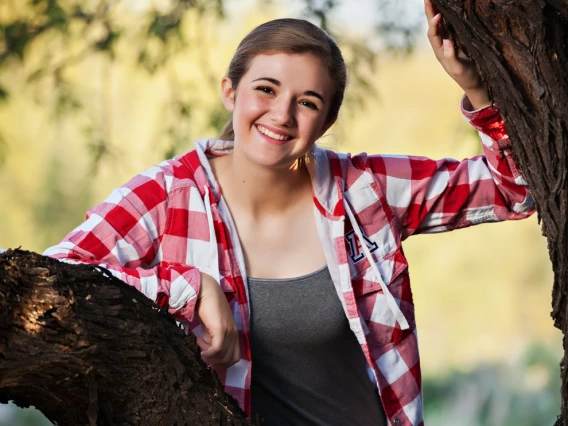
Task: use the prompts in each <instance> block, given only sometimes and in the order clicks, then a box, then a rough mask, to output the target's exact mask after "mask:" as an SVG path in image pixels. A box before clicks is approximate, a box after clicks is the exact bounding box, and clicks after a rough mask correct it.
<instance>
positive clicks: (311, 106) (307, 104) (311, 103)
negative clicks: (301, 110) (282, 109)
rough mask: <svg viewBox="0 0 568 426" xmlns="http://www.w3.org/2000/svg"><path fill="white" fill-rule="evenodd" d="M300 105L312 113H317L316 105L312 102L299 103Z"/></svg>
mask: <svg viewBox="0 0 568 426" xmlns="http://www.w3.org/2000/svg"><path fill="white" fill-rule="evenodd" d="M300 105H304V106H307V107H308V108H310V109H313V110H314V111H318V106H317V105H316V104H314V103H313V102H310V101H300Z"/></svg>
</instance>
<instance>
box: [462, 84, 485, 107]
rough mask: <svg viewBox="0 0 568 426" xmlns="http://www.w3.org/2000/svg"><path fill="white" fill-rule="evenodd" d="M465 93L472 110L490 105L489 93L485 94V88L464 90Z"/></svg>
mask: <svg viewBox="0 0 568 426" xmlns="http://www.w3.org/2000/svg"><path fill="white" fill-rule="evenodd" d="M465 95H466V96H467V98H468V99H469V102H470V104H471V106H472V107H473V110H474V111H476V110H478V109H481V108H485V107H486V106H489V105H491V99H489V95H488V94H487V90H485V88H480V89H476V90H467V91H465Z"/></svg>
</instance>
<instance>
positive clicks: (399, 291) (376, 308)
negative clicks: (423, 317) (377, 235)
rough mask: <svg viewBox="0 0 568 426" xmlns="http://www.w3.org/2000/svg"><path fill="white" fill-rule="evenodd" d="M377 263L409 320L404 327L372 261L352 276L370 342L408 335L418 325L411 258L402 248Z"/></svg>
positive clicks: (358, 307)
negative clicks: (404, 327)
mask: <svg viewBox="0 0 568 426" xmlns="http://www.w3.org/2000/svg"><path fill="white" fill-rule="evenodd" d="M375 265H376V266H377V269H378V270H379V273H380V279H381V280H382V281H383V282H384V283H385V284H386V285H387V287H388V290H389V292H390V293H391V294H392V295H393V297H394V298H395V299H396V301H397V302H399V301H400V304H399V307H400V309H401V311H402V313H403V315H404V316H405V318H406V320H407V321H408V324H409V329H408V330H401V328H400V324H398V323H397V321H396V318H395V316H394V314H393V312H392V311H391V309H390V307H389V306H388V304H387V300H386V296H385V294H384V292H383V289H382V286H381V284H380V282H379V278H377V276H376V273H375V270H374V268H373V267H372V266H371V265H369V267H368V268H366V269H365V270H364V271H362V273H361V274H359V276H356V277H354V278H353V279H352V285H353V292H354V294H355V299H356V302H357V309H358V310H359V315H360V317H361V319H362V320H364V323H365V325H366V328H367V330H365V332H366V335H367V341H368V343H369V344H370V345H371V346H373V345H377V344H378V345H384V344H388V343H393V342H397V341H400V340H402V339H404V338H405V337H406V336H407V335H408V334H409V333H412V330H413V329H414V305H413V303H412V293H411V291H410V280H409V276H408V262H407V261H406V258H405V257H404V254H403V252H402V249H401V248H397V249H396V250H395V251H393V252H391V253H389V254H387V255H384V256H382V257H380V258H379V259H378V260H377V261H376V263H375Z"/></svg>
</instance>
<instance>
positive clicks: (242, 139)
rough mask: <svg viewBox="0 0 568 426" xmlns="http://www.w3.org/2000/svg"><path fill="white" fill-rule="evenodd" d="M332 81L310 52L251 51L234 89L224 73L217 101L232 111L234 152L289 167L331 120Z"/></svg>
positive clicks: (255, 161)
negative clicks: (329, 115)
mask: <svg viewBox="0 0 568 426" xmlns="http://www.w3.org/2000/svg"><path fill="white" fill-rule="evenodd" d="M333 86H334V85H333V81H332V79H331V77H330V76H329V73H328V71H327V69H326V68H325V67H324V65H323V64H322V63H321V61H320V59H318V58H317V57H316V56H314V55H311V54H284V53H276V54H271V55H257V56H255V57H254V58H253V59H252V61H251V63H250V66H249V69H248V71H247V72H246V73H245V74H244V75H243V77H242V78H241V80H240V82H239V84H238V87H237V89H236V91H235V90H234V89H233V88H232V86H231V80H230V79H229V78H227V77H225V78H224V79H223V82H222V95H223V103H224V104H225V107H226V108H227V110H228V111H230V112H232V113H233V128H234V132H235V154H237V155H239V156H245V157H246V158H247V159H249V160H250V161H252V162H254V163H256V164H259V165H263V166H266V167H275V168H281V167H286V168H289V167H291V166H292V165H293V164H294V163H295V162H296V161H297V160H298V159H299V158H300V157H302V156H303V155H304V154H305V153H307V152H308V151H309V149H310V148H311V147H312V146H313V144H314V143H315V141H316V139H318V138H319V137H320V136H321V135H323V133H325V131H326V130H327V129H328V128H329V127H330V126H331V125H332V124H333V121H331V122H329V121H328V111H329V108H330V103H331V99H332V95H333V93H334V92H333V91H334V87H333Z"/></svg>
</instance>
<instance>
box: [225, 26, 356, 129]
mask: <svg viewBox="0 0 568 426" xmlns="http://www.w3.org/2000/svg"><path fill="white" fill-rule="evenodd" d="M271 53H287V54H294V53H310V54H312V55H314V56H316V57H317V58H318V59H320V60H321V61H322V63H323V64H324V66H325V67H326V68H327V70H328V72H329V76H330V77H331V78H332V79H333V80H334V83H335V93H334V94H333V97H332V100H331V106H330V108H329V113H328V116H327V120H326V123H329V122H330V121H332V120H335V119H336V118H337V115H338V114H339V108H340V107H341V103H342V102H343V95H344V93H345V86H346V85H347V67H346V66H345V61H344V60H343V56H342V55H341V51H340V50H339V47H338V46H337V44H336V43H335V41H334V40H333V39H332V38H331V36H330V35H329V34H327V33H326V32H325V31H323V30H322V29H320V28H318V27H317V26H315V25H314V24H312V23H310V22H308V21H306V20H304V19H290V18H284V19H275V20H273V21H269V22H266V23H264V24H262V25H259V26H258V27H256V28H255V29H254V30H252V31H251V32H250V33H248V34H247V36H246V37H245V38H244V39H243V40H242V41H241V42H240V44H239V46H238V47H237V51H236V52H235V55H234V56H233V59H232V60H231V63H230V65H229V71H228V72H227V76H228V77H229V78H230V79H231V85H232V87H233V89H234V90H236V89H237V86H238V85H239V82H240V81H241V78H242V77H243V75H244V74H245V73H246V72H247V71H248V68H249V66H250V63H251V61H252V59H253V58H254V57H255V56H257V55H261V54H271ZM234 137H235V134H234V131H233V118H232V117H231V118H230V119H229V121H228V122H227V124H225V127H224V128H223V131H222V132H221V136H220V139H224V140H232V139H234Z"/></svg>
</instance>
